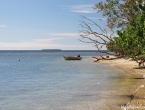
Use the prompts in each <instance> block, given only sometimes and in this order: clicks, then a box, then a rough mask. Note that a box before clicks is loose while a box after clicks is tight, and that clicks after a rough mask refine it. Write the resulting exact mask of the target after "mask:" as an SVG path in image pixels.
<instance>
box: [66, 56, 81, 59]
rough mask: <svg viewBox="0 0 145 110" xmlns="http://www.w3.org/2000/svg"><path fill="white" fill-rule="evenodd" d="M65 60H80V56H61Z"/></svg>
mask: <svg viewBox="0 0 145 110" xmlns="http://www.w3.org/2000/svg"><path fill="white" fill-rule="evenodd" d="M63 58H64V59H65V60H81V59H82V57H73V56H63Z"/></svg>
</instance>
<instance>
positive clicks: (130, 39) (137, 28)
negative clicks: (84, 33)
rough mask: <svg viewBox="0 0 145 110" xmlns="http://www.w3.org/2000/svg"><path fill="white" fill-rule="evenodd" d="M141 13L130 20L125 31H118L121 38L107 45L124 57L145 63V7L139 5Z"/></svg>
mask: <svg viewBox="0 0 145 110" xmlns="http://www.w3.org/2000/svg"><path fill="white" fill-rule="evenodd" d="M137 6H138V8H139V10H140V11H139V12H138V14H137V15H136V18H135V19H134V18H132V19H130V21H129V22H128V25H127V27H126V28H125V30H118V31H117V34H118V35H119V37H116V38H114V41H111V42H109V43H108V44H107V48H108V49H109V50H112V51H115V52H117V53H119V54H120V55H122V56H125V57H128V58H133V59H134V60H136V61H137V62H138V61H140V62H142V63H143V62H145V6H144V5H143V4H138V5H137Z"/></svg>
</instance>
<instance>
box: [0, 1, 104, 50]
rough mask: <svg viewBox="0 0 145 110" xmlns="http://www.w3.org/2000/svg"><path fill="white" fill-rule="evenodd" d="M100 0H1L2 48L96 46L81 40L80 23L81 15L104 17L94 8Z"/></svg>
mask: <svg viewBox="0 0 145 110" xmlns="http://www.w3.org/2000/svg"><path fill="white" fill-rule="evenodd" d="M98 2H99V0H0V14H1V16H0V50H41V49H62V50H95V49H96V48H95V47H94V46H93V44H87V43H83V42H80V41H79V39H81V38H80V36H79V30H80V26H79V24H80V21H81V20H82V17H81V16H82V15H83V16H85V17H88V18H91V19H95V18H96V19H97V18H99V17H101V15H100V14H98V13H96V11H95V10H93V8H92V7H93V6H94V4H96V3H98ZM98 22H99V21H98ZM96 31H97V30H96Z"/></svg>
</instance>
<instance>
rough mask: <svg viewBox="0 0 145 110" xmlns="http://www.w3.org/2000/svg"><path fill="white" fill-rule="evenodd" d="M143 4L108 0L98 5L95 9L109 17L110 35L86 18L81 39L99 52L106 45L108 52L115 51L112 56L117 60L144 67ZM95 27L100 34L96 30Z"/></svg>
mask: <svg viewBox="0 0 145 110" xmlns="http://www.w3.org/2000/svg"><path fill="white" fill-rule="evenodd" d="M144 3H145V0H106V2H99V3H98V4H95V6H94V9H95V10H97V11H98V12H101V13H102V15H103V16H104V17H106V19H107V26H108V29H109V32H110V30H111V33H108V30H107V29H103V28H102V27H101V26H99V25H98V24H97V23H96V22H94V21H92V20H90V19H88V18H86V17H84V16H83V18H84V21H81V24H80V25H81V27H82V30H81V31H80V36H81V37H82V38H83V40H82V39H81V41H83V42H87V43H94V44H95V46H96V48H97V49H98V50H99V51H100V52H101V50H102V48H103V46H106V47H107V49H108V50H111V51H114V52H115V54H113V55H115V56H116V58H117V57H119V58H120V57H124V58H132V60H135V61H136V62H138V63H139V66H141V65H143V64H144V62H145V4H144ZM94 25H95V26H96V28H98V29H100V31H101V33H100V31H99V32H96V31H94V30H93V29H94V27H93V26H94ZM92 27H93V28H92ZM114 32H116V34H114ZM84 39H87V41H84ZM107 54H110V53H107ZM104 59H105V58H104ZM143 66H144V65H143Z"/></svg>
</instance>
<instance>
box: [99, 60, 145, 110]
mask: <svg viewBox="0 0 145 110" xmlns="http://www.w3.org/2000/svg"><path fill="white" fill-rule="evenodd" d="M96 63H103V64H108V65H110V66H112V67H119V68H123V69H124V70H125V72H126V73H127V74H132V76H133V77H134V79H135V80H136V82H137V83H135V84H131V85H130V86H131V88H130V89H131V90H130V91H131V92H130V93H129V94H130V95H129V96H128V97H130V100H129V101H128V102H127V103H126V104H124V105H121V109H122V110H145V87H144V85H145V79H143V75H145V69H133V67H136V66H138V64H137V63H136V62H135V61H131V60H126V59H123V58H120V59H115V60H100V61H98V62H96ZM126 105H127V106H126Z"/></svg>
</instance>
